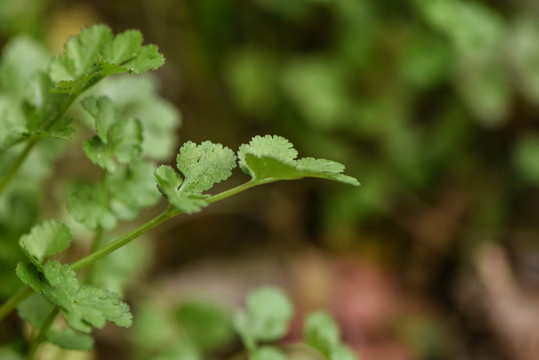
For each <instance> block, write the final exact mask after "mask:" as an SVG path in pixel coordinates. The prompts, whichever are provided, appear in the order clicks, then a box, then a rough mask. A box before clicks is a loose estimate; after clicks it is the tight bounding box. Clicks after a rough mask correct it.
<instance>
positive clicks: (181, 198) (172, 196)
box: [154, 165, 208, 213]
mask: <svg viewBox="0 0 539 360" xmlns="http://www.w3.org/2000/svg"><path fill="white" fill-rule="evenodd" d="M154 177H155V181H156V183H157V188H158V189H159V191H160V192H161V194H163V195H164V196H165V197H166V198H167V199H168V201H169V202H170V203H171V204H172V205H174V206H175V207H176V208H177V209H178V210H181V211H184V212H186V213H193V212H197V211H200V209H202V208H203V207H205V206H207V205H208V203H207V202H206V201H205V200H204V196H202V195H197V196H194V195H192V194H184V193H180V192H179V191H178V188H179V187H180V185H181V184H182V182H183V180H182V178H181V176H180V174H178V173H177V172H176V171H175V170H174V169H173V168H172V167H171V166H169V165H161V166H159V167H158V168H157V170H156V171H155V175H154Z"/></svg>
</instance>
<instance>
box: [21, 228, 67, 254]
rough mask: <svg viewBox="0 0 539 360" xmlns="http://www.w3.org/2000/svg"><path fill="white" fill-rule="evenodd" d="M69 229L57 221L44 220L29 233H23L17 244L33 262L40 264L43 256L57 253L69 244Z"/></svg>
mask: <svg viewBox="0 0 539 360" xmlns="http://www.w3.org/2000/svg"><path fill="white" fill-rule="evenodd" d="M72 237H73V236H72V235H71V231H70V230H69V228H68V227H67V226H66V225H64V224H62V223H60V222H58V221H54V220H53V221H46V222H43V223H41V224H38V225H35V226H34V227H33V228H32V230H31V231H30V233H29V234H26V235H23V236H22V237H21V239H20V240H19V245H20V246H21V248H22V249H23V251H24V252H25V253H26V254H27V255H28V257H29V258H30V260H32V262H34V263H35V264H41V263H42V262H43V260H44V259H45V257H47V256H50V255H54V254H57V253H59V252H61V251H63V250H65V249H67V247H68V246H69V243H70V242H71V238H72Z"/></svg>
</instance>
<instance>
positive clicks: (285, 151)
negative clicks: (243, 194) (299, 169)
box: [238, 135, 298, 174]
mask: <svg viewBox="0 0 539 360" xmlns="http://www.w3.org/2000/svg"><path fill="white" fill-rule="evenodd" d="M247 154H253V155H256V156H258V157H264V156H271V157H273V158H275V159H277V160H280V161H281V162H283V163H289V164H291V165H292V164H293V163H294V161H295V159H296V157H297V156H298V152H297V151H296V149H294V145H292V143H291V142H290V141H288V140H287V139H285V138H283V137H281V136H277V135H273V136H271V135H266V136H264V137H261V136H258V135H257V136H255V137H254V138H252V139H251V141H250V142H249V144H242V145H241V146H240V148H239V150H238V159H239V163H240V168H241V169H242V170H243V172H245V173H247V174H250V171H249V167H248V166H247V164H246V163H245V155H247Z"/></svg>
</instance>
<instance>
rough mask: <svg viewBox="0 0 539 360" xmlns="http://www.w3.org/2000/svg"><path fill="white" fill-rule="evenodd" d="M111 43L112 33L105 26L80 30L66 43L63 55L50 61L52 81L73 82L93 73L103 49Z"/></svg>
mask: <svg viewBox="0 0 539 360" xmlns="http://www.w3.org/2000/svg"><path fill="white" fill-rule="evenodd" d="M111 42H112V32H111V30H110V28H109V27H108V26H106V25H94V26H91V27H88V28H85V29H83V30H81V32H80V34H79V35H78V36H73V37H71V38H70V39H69V40H68V41H67V42H66V44H65V46H64V47H65V51H64V53H63V54H62V55H60V56H56V57H55V58H54V59H53V60H52V63H51V65H50V69H49V74H50V77H51V79H52V81H54V82H58V81H73V80H77V79H78V78H80V77H81V76H83V75H86V74H88V73H92V72H95V71H96V70H97V69H96V63H97V62H98V60H99V56H100V54H101V52H102V51H103V48H104V47H105V46H107V44H110V43H111Z"/></svg>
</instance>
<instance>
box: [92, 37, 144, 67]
mask: <svg viewBox="0 0 539 360" xmlns="http://www.w3.org/2000/svg"><path fill="white" fill-rule="evenodd" d="M141 45H142V34H141V33H140V31H138V30H127V31H124V32H123V33H121V34H118V35H116V37H115V38H114V40H113V41H111V42H108V43H107V44H105V46H104V47H103V51H102V55H103V59H104V60H105V61H107V62H109V63H111V64H121V63H123V62H124V61H127V60H131V59H132V58H133V57H135V55H137V52H138V51H139V49H140V47H141Z"/></svg>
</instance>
